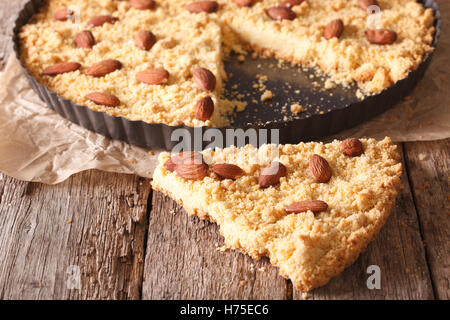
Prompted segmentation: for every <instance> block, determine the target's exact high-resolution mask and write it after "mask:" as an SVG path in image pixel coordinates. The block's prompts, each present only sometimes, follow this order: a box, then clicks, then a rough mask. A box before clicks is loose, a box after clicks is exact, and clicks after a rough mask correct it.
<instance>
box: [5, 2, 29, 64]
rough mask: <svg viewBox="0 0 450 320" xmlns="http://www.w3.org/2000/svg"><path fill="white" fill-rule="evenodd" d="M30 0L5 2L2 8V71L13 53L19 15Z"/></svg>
mask: <svg viewBox="0 0 450 320" xmlns="http://www.w3.org/2000/svg"><path fill="white" fill-rule="evenodd" d="M27 1H28V0H17V1H3V2H2V4H1V8H0V71H1V70H2V69H3V67H4V65H5V64H6V61H7V60H8V57H9V54H10V53H11V52H12V41H11V36H12V28H13V27H14V22H15V20H16V17H17V14H18V13H19V11H20V10H21V9H22V7H23V5H24V4H25V3H26V2H27Z"/></svg>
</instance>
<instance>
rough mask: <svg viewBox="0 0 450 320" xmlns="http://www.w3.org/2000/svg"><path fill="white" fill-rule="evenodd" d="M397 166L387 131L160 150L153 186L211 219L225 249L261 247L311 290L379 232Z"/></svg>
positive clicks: (256, 250) (256, 251) (253, 251)
mask: <svg viewBox="0 0 450 320" xmlns="http://www.w3.org/2000/svg"><path fill="white" fill-rule="evenodd" d="M193 160H195V161H196V162H195V161H193ZM401 172H402V165H401V163H400V158H399V155H398V154H397V151H396V146H395V145H393V144H392V143H391V140H390V139H389V138H385V139H384V140H382V141H376V140H373V139H362V140H357V139H347V140H344V141H343V142H339V141H334V142H332V143H329V144H322V143H300V144H298V145H280V146H275V145H264V146H262V147H261V148H259V149H256V148H254V147H252V146H250V145H248V146H246V147H245V148H235V147H231V148H226V149H216V150H215V151H212V150H206V151H203V152H202V155H200V154H199V153H190V152H187V153H182V154H179V155H175V156H172V157H171V155H170V154H169V153H162V154H161V155H160V157H159V165H158V167H157V168H156V171H155V172H154V175H153V182H152V186H153V188H154V189H156V190H159V191H161V192H163V193H164V194H166V195H168V196H170V197H172V198H173V199H174V200H175V201H176V202H177V203H178V204H180V205H182V206H183V207H184V208H185V209H186V211H187V213H188V214H189V215H197V216H199V217H200V218H202V219H209V220H211V221H214V222H216V223H217V224H218V225H219V227H220V233H221V234H222V235H223V237H224V239H225V244H226V246H227V247H228V248H231V249H237V250H240V251H242V252H244V253H247V254H249V255H250V256H252V257H253V258H255V259H259V258H260V257H261V256H268V257H269V258H270V261H271V263H272V264H273V265H275V266H277V267H279V269H280V273H281V275H282V276H283V277H286V278H289V279H291V280H292V283H293V284H294V286H295V287H296V288H297V289H298V290H302V291H309V290H311V289H313V288H315V287H318V286H321V285H324V284H325V283H327V282H328V281H329V280H330V278H332V277H333V276H335V275H337V274H339V273H340V272H341V271H342V270H343V269H344V268H345V267H346V266H348V265H350V264H351V263H353V262H354V261H355V259H356V258H357V257H358V255H359V254H360V252H361V251H363V250H364V249H365V247H366V246H367V244H368V243H369V242H370V241H371V240H372V239H373V238H374V237H375V236H376V235H377V233H378V231H379V230H380V228H381V227H382V226H383V225H384V223H385V221H386V219H387V217H388V215H389V212H390V210H391V208H392V207H393V205H394V202H395V198H396V195H397V190H398V189H399V187H400V184H401V182H400V177H401Z"/></svg>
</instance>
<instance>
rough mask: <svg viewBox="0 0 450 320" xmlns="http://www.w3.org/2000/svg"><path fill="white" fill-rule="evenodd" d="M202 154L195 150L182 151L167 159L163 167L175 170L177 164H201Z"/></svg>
mask: <svg viewBox="0 0 450 320" xmlns="http://www.w3.org/2000/svg"><path fill="white" fill-rule="evenodd" d="M202 163H204V162H203V155H202V154H201V153H199V152H196V151H183V152H180V153H178V154H176V155H173V156H172V157H171V158H170V159H169V160H167V161H166V162H165V163H164V168H166V169H167V170H169V171H172V172H173V171H175V168H176V166H177V165H179V164H202Z"/></svg>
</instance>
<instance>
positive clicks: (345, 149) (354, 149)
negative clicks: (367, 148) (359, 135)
mask: <svg viewBox="0 0 450 320" xmlns="http://www.w3.org/2000/svg"><path fill="white" fill-rule="evenodd" d="M341 151H342V153H343V154H345V155H347V156H350V157H358V156H360V155H361V154H362V152H363V145H362V143H361V141H359V140H358V139H355V138H349V139H345V140H344V141H342V142H341Z"/></svg>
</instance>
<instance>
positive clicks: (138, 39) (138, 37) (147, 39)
mask: <svg viewBox="0 0 450 320" xmlns="http://www.w3.org/2000/svg"><path fill="white" fill-rule="evenodd" d="M134 43H135V45H136V47H138V48H141V49H142V50H150V49H151V48H152V47H153V46H154V45H155V43H156V37H155V35H154V34H153V33H152V32H151V31H148V30H140V31H138V32H137V33H136V34H135V36H134Z"/></svg>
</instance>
